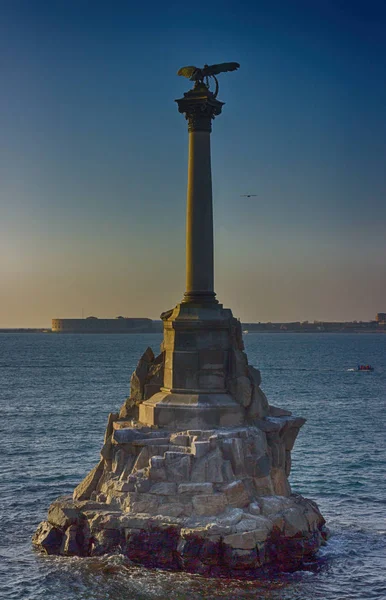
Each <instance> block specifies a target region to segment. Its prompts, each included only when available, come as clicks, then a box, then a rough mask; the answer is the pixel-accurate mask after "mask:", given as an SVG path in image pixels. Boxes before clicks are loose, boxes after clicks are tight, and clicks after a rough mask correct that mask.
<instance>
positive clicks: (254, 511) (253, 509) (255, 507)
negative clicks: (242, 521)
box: [248, 502, 261, 515]
mask: <svg viewBox="0 0 386 600" xmlns="http://www.w3.org/2000/svg"><path fill="white" fill-rule="evenodd" d="M248 510H249V512H250V513H251V515H259V514H260V513H261V509H260V506H259V504H258V503H257V502H251V504H250V505H249V507H248Z"/></svg>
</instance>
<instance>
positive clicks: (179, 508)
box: [160, 502, 191, 517]
mask: <svg viewBox="0 0 386 600" xmlns="http://www.w3.org/2000/svg"><path fill="white" fill-rule="evenodd" d="M160 512H161V514H162V515H166V516H169V517H180V516H181V515H186V516H188V514H187V513H189V512H191V508H190V511H189V506H188V505H186V504H180V503H179V502H169V503H167V504H163V505H162V507H161V509H160Z"/></svg>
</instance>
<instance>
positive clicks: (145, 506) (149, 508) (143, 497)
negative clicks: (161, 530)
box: [125, 492, 159, 514]
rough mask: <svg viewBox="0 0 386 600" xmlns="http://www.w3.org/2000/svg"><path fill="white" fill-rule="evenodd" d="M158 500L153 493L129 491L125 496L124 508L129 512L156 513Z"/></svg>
mask: <svg viewBox="0 0 386 600" xmlns="http://www.w3.org/2000/svg"><path fill="white" fill-rule="evenodd" d="M158 505H159V501H158V498H157V496H155V495H154V494H139V493H137V492H129V493H127V495H126V497H125V506H126V510H127V511H129V512H131V513H148V514H157V509H158Z"/></svg>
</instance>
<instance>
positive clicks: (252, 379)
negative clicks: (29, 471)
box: [33, 63, 327, 577]
mask: <svg viewBox="0 0 386 600" xmlns="http://www.w3.org/2000/svg"><path fill="white" fill-rule="evenodd" d="M238 67H239V65H238V63H223V64H221V65H212V66H208V65H205V66H204V68H203V69H199V68H197V67H184V68H182V69H180V71H179V72H178V74H179V75H182V76H185V77H188V78H189V79H190V80H192V81H194V87H193V89H191V90H190V91H188V92H186V93H185V94H184V96H183V98H180V99H178V100H177V101H176V102H177V105H178V110H179V111H180V112H181V113H183V114H184V115H185V117H186V119H187V121H188V132H189V163H188V191H187V218H186V291H185V294H184V297H183V299H182V301H181V302H180V303H179V304H177V305H176V306H175V308H174V309H172V310H169V311H167V312H165V313H163V314H162V315H161V317H162V320H163V324H164V336H163V342H162V345H161V353H160V354H159V355H158V356H157V357H155V355H154V353H153V351H152V349H151V348H148V349H147V350H146V351H145V353H144V354H143V356H142V357H141V359H140V361H139V363H138V366H137V368H136V370H135V371H134V373H133V375H132V377H131V393H130V397H129V398H128V399H127V400H126V401H125V403H124V404H123V406H122V408H121V411H120V413H119V414H118V413H110V415H109V418H108V424H107V429H106V434H105V440H104V445H103V447H102V450H101V457H100V461H99V463H98V464H97V465H96V467H94V468H93V469H92V471H91V472H90V473H89V474H88V475H87V476H86V478H85V479H84V480H83V481H82V482H81V483H80V484H79V485H78V486H77V487H76V488H75V490H74V492H73V495H72V496H66V497H63V498H59V499H58V500H57V501H55V502H54V503H53V504H52V505H51V507H50V508H49V511H48V517H47V521H43V522H42V523H41V524H40V525H39V527H38V529H37V531H36V533H35V535H34V537H33V543H34V545H35V546H36V547H37V548H39V549H40V550H42V551H44V552H46V553H47V554H61V555H65V556H71V555H78V556H89V555H92V556H95V555H100V554H103V553H107V552H121V553H123V554H125V555H126V556H127V558H128V559H129V560H131V561H132V562H133V563H136V564H142V565H145V566H149V567H152V566H154V567H164V568H169V569H177V570H186V571H189V572H194V573H201V574H204V575H211V576H220V575H226V576H237V577H240V576H248V577H258V576H259V575H261V574H262V573H266V572H267V571H270V570H274V571H276V570H288V569H295V568H298V567H299V566H301V565H302V562H303V561H304V560H305V559H306V560H309V558H310V556H313V555H315V553H316V552H317V550H318V549H319V547H320V545H321V544H323V543H324V542H325V540H326V538H327V529H326V527H325V521H324V519H323V517H322V515H321V514H320V512H319V509H318V507H317V505H316V504H315V503H314V502H313V501H312V500H309V499H306V498H304V497H303V496H300V495H299V494H293V493H292V492H291V487H290V484H289V482H288V476H289V474H290V470H291V450H292V448H293V445H294V442H295V439H296V437H297V435H298V432H299V429H300V427H301V426H302V425H303V424H304V422H305V419H303V418H301V417H296V416H293V415H292V414H291V412H289V411H287V410H285V409H281V408H277V407H274V406H272V405H270V404H269V402H268V400H267V398H266V396H265V394H264V393H263V391H262V390H261V387H260V384H261V375H260V371H259V370H258V369H256V368H255V367H253V366H252V365H250V364H249V363H248V359H247V356H246V354H245V352H244V345H243V340H242V331H241V325H240V322H239V321H238V320H237V319H235V318H234V317H233V315H232V312H231V310H230V309H226V308H224V307H223V306H222V304H220V303H219V302H218V301H217V299H216V295H215V292H214V267H213V209H212V181H211V155H210V135H211V129H212V121H213V119H214V118H215V117H216V116H218V115H220V114H221V111H222V107H223V103H222V102H220V101H219V100H218V99H217V94H218V88H219V86H218V80H217V77H216V75H218V74H219V73H222V72H225V71H234V70H236V69H237V68H238ZM212 79H213V80H214V82H215V91H214V92H213V91H211V89H210V84H211V80H212Z"/></svg>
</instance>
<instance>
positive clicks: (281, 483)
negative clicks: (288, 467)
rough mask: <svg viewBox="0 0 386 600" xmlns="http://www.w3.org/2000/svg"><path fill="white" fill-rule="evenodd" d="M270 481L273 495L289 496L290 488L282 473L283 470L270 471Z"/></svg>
mask: <svg viewBox="0 0 386 600" xmlns="http://www.w3.org/2000/svg"><path fill="white" fill-rule="evenodd" d="M271 480H272V484H273V489H274V491H275V494H277V495H278V496H290V494H291V486H290V484H289V481H288V479H287V476H286V474H285V472H284V469H272V470H271Z"/></svg>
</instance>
